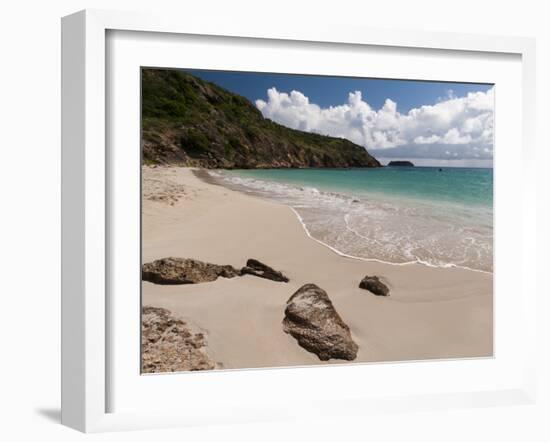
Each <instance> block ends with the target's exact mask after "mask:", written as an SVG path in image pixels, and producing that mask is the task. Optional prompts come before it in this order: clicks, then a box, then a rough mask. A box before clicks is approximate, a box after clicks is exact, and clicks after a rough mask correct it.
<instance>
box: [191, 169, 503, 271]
mask: <svg viewBox="0 0 550 442" xmlns="http://www.w3.org/2000/svg"><path fill="white" fill-rule="evenodd" d="M190 170H191V171H192V173H193V174H194V175H195V176H196V177H197V178H198V179H200V180H202V181H203V182H205V183H206V184H213V185H216V186H220V187H223V188H224V189H227V190H231V191H237V192H239V191H238V190H234V189H231V188H230V187H227V186H225V185H224V184H222V183H220V182H218V181H217V180H216V179H215V178H213V177H212V176H211V175H210V174H209V172H208V170H209V169H200V168H195V167H192V168H190ZM240 193H243V194H244V195H247V196H250V197H254V198H258V199H261V200H265V199H264V198H262V197H261V196H259V195H255V194H254V195H252V194H248V193H244V192H240ZM270 202H272V201H270ZM278 204H281V205H284V206H286V207H288V208H289V209H290V210H292V212H294V214H295V215H296V218H297V219H298V221H299V223H300V224H301V226H302V228H303V229H304V231H305V233H306V235H307V236H308V237H309V238H311V239H312V240H313V241H315V242H317V243H319V244H321V245H323V246H325V247H327V248H328V249H329V250H331V251H332V252H334V253H336V254H337V255H338V256H341V257H344V258H349V259H357V260H360V261H365V262H377V263H380V264H388V265H395V266H409V265H415V264H416V265H423V266H426V267H431V268H436V269H439V268H441V269H453V268H456V269H460V270H467V271H471V272H479V273H485V274H488V275H494V270H493V271H489V270H482V269H475V268H472V267H468V266H461V265H458V264H445V265H435V264H430V263H428V262H425V261H421V260H416V261H407V262H391V261H385V260H383V259H378V258H365V257H361V256H355V255H350V254H348V253H345V252H342V251H341V250H338V249H337V248H336V247H333V246H331V245H330V244H327V243H326V242H324V241H322V240H320V239H318V238H316V237H315V236H313V235H312V234H311V232H310V231H309V229H308V227H307V225H306V223H305V222H304V220H303V218H302V216H301V215H300V213H299V212H298V211H297V210H296V209H295V208H294V207H292V206H291V205H289V204H285V203H283V202H278ZM348 229H349V227H348ZM349 230H350V231H352V232H353V233H354V234H356V235H358V236H361V235H359V234H358V233H357V232H355V231H353V230H351V229H349ZM493 267H494V266H493Z"/></svg>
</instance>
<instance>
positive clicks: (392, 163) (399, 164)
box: [388, 161, 414, 167]
mask: <svg viewBox="0 0 550 442" xmlns="http://www.w3.org/2000/svg"><path fill="white" fill-rule="evenodd" d="M388 166H390V167H394V166H395V167H414V164H413V163H411V162H410V161H390V162H389V163H388Z"/></svg>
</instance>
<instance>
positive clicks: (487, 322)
mask: <svg viewBox="0 0 550 442" xmlns="http://www.w3.org/2000/svg"><path fill="white" fill-rule="evenodd" d="M142 213H143V218H142V229H143V230H142V244H143V263H146V262H150V261H153V260H156V259H160V258H165V257H182V258H194V259H198V260H201V261H205V262H209V263H214V264H224V265H225V264H230V265H232V266H234V267H235V268H241V267H243V266H244V265H245V263H246V261H247V259H249V258H255V259H258V260H260V261H262V262H264V263H266V264H268V265H269V266H271V267H273V268H275V269H277V270H280V271H282V272H283V273H284V274H285V275H286V276H288V278H289V279H290V281H289V282H288V283H280V282H274V281H270V280H267V279H262V278H258V277H254V276H250V275H245V276H241V277H236V278H232V279H225V278H222V277H220V278H218V279H217V280H216V281H213V282H208V283H201V284H187V285H158V284H153V283H150V282H143V285H142V288H143V290H142V302H143V305H147V306H154V307H162V308H166V309H168V310H170V311H171V312H172V313H173V314H174V315H177V316H179V317H181V318H184V319H185V320H186V321H188V322H189V323H190V324H193V326H194V327H196V328H197V329H199V330H201V331H202V332H203V333H204V335H205V339H206V341H207V348H208V353H209V354H210V356H211V358H212V359H213V360H214V361H215V362H216V363H218V364H219V366H220V367H223V368H225V369H235V368H256V367H278V366H296V365H313V364H334V363H349V362H348V361H342V360H330V361H321V360H320V359H319V358H318V357H317V356H316V355H315V354H313V353H310V352H308V351H306V350H305V349H304V348H302V347H300V346H299V345H298V344H297V342H296V340H295V339H294V338H293V337H292V336H290V335H289V334H286V333H284V332H283V328H282V320H283V318H284V310H285V305H286V301H287V300H288V298H289V297H290V296H291V295H292V294H293V293H294V292H295V291H296V290H297V289H298V288H300V287H301V286H302V285H304V284H306V283H314V284H317V285H318V286H319V287H321V288H323V289H324V290H325V291H326V292H327V294H328V296H329V297H330V299H331V300H332V302H333V304H334V307H335V308H336V310H337V312H338V313H339V314H340V316H341V317H342V319H343V320H344V321H345V323H346V324H347V325H348V326H349V328H350V330H351V334H352V337H353V340H354V341H355V342H356V343H357V344H358V346H359V351H358V353H357V358H356V359H355V360H354V361H353V362H354V363H356V362H375V361H404V360H420V359H434V358H435V359H439V358H461V357H484V356H491V355H492V353H493V301H492V291H493V283H492V278H493V275H492V274H491V273H483V272H477V271H470V270H464V269H457V268H434V267H428V266H425V265H421V264H408V265H392V264H385V263H379V262H374V261H363V260H358V259H354V258H348V257H343V256H340V255H339V254H337V253H336V252H334V251H333V250H331V249H330V248H328V247H326V246H324V245H323V244H320V243H319V242H317V241H315V240H314V239H312V238H310V237H308V235H307V234H306V231H305V230H304V228H303V226H302V225H301V223H300V221H299V219H298V218H297V216H296V214H295V213H294V211H293V210H292V209H291V208H290V207H287V206H285V205H282V204H277V203H274V202H271V201H266V200H263V199H260V198H258V197H254V196H250V195H245V194H243V193H239V192H236V191H232V190H229V189H226V188H224V187H221V186H217V185H214V184H209V183H207V182H205V181H203V180H201V179H200V178H198V177H197V176H196V175H195V174H194V172H193V170H192V169H189V168H181V167H147V166H144V167H143V209H142ZM365 275H378V276H379V277H380V278H381V280H382V281H383V282H384V283H386V284H387V286H388V287H389V288H390V290H391V294H390V296H389V297H380V296H374V295H373V294H371V293H370V292H368V291H366V290H362V289H360V288H359V287H358V285H359V282H360V281H361V279H362V278H363V277H364V276H365Z"/></svg>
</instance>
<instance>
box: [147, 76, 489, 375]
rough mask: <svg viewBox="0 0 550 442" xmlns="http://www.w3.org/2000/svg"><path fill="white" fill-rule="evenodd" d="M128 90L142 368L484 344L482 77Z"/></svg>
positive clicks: (462, 352)
mask: <svg viewBox="0 0 550 442" xmlns="http://www.w3.org/2000/svg"><path fill="white" fill-rule="evenodd" d="M140 93H141V146H140V149H141V196H142V203H141V257H142V260H141V277H142V283H141V306H142V310H141V318H140V320H141V372H142V374H152V373H173V372H188V371H199V370H200V371H202V370H232V369H253V368H278V367H298V366H319V365H325V366H326V365H332V364H356V363H379V362H404V361H423V360H445V359H456V358H487V357H492V356H493V338H494V336H493V303H494V299H493V271H494V269H493V253H494V251H493V155H494V141H493V138H494V137H493V114H494V86H493V85H492V84H482V83H457V82H442V81H427V80H408V79H380V78H356V77H338V76H320V75H309V74H308V75H305V74H304V75H297V74H284V73H259V72H235V71H212V70H210V71H209V70H197V69H179V68H177V69H176V68H146V67H143V68H142V69H141V92H140Z"/></svg>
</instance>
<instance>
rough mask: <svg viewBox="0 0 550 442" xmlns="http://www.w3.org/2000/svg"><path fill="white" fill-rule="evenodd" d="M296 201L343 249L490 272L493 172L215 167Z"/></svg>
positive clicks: (322, 236) (232, 183)
mask: <svg viewBox="0 0 550 442" xmlns="http://www.w3.org/2000/svg"><path fill="white" fill-rule="evenodd" d="M209 173H210V175H211V177H212V179H213V180H214V181H216V182H218V183H219V184H222V185H224V186H227V187H229V188H232V189H234V190H239V191H242V192H245V193H249V194H253V195H256V196H260V197H263V198H267V199H270V200H274V201H277V202H280V203H283V204H286V205H289V206H290V207H292V208H293V209H294V210H295V212H296V213H297V214H298V216H299V218H300V219H301V221H302V223H303V224H304V227H305V228H306V230H307V231H308V232H309V234H310V235H311V236H312V237H314V238H315V239H317V240H319V241H321V242H323V243H325V244H327V245H328V246H330V247H332V248H333V249H335V250H337V251H338V252H340V253H342V254H345V255H349V256H354V257H358V258H363V259H368V260H377V261H383V262H389V263H393V264H405V263H412V262H417V263H422V264H425V265H429V266H435V267H453V266H456V267H463V268H469V269H475V270H481V271H487V272H492V271H493V170H492V169H478V168H451V167H448V168H445V167H444V168H439V167H384V168H373V169H254V170H223V171H219V170H217V171H210V172H209Z"/></svg>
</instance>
